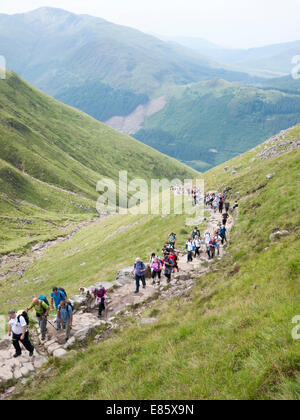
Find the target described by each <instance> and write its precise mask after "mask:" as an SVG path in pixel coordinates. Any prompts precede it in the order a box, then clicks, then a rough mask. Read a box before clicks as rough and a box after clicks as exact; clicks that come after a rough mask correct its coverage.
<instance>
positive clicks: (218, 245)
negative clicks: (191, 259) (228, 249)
mask: <svg viewBox="0 0 300 420" xmlns="http://www.w3.org/2000/svg"><path fill="white" fill-rule="evenodd" d="M214 240H215V244H216V250H217V251H218V255H220V241H221V237H220V236H219V232H218V231H216V232H215V236H214Z"/></svg>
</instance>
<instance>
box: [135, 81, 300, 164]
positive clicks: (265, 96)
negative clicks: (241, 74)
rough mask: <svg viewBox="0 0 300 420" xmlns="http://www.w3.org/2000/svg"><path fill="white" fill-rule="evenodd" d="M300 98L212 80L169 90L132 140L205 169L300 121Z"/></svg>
mask: <svg viewBox="0 0 300 420" xmlns="http://www.w3.org/2000/svg"><path fill="white" fill-rule="evenodd" d="M299 118H300V96H299V95H298V94H288V93H284V92H280V91H276V90H272V89H270V90H262V89H259V88H255V87H250V86H242V85H240V84H238V83H229V82H226V81H224V80H220V79H215V80H211V81H207V82H202V83H198V84H194V85H190V86H189V87H182V88H177V89H175V88H174V89H173V92H171V94H170V95H169V97H168V101H167V105H166V106H165V107H164V109H163V110H161V111H160V112H158V113H156V114H155V115H153V116H151V117H149V118H147V119H146V121H145V124H144V126H143V128H142V129H141V130H139V131H138V132H137V133H135V134H134V137H136V138H137V139H139V140H140V141H143V142H144V143H146V144H148V145H150V146H152V147H154V148H156V149H158V150H160V151H161V152H164V153H167V154H168V155H170V156H173V157H176V158H177V159H179V160H181V161H184V162H185V163H187V164H189V165H191V166H193V167H194V168H197V169H198V170H200V171H201V170H205V169H208V168H211V167H212V166H215V165H217V164H220V163H222V162H225V161H226V160H228V159H230V158H232V157H234V156H236V155H239V154H240V153H243V152H245V151H246V150H249V149H250V148H252V147H254V146H255V145H257V144H258V143H260V142H261V141H263V140H266V139H267V138H268V137H270V136H271V135H273V134H275V133H276V132H278V131H279V130H281V129H286V128H288V127H290V126H292V125H294V124H296V123H297V122H298V121H299Z"/></svg>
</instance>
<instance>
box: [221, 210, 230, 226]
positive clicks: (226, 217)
mask: <svg viewBox="0 0 300 420" xmlns="http://www.w3.org/2000/svg"><path fill="white" fill-rule="evenodd" d="M222 218H223V220H222V224H223V225H224V226H226V224H227V221H228V219H229V214H228V213H223V214H222Z"/></svg>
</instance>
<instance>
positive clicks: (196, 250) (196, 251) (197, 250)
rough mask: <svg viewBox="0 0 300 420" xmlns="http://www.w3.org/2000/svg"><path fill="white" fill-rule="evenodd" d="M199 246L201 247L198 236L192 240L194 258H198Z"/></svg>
mask: <svg viewBox="0 0 300 420" xmlns="http://www.w3.org/2000/svg"><path fill="white" fill-rule="evenodd" d="M201 246H202V242H201V240H200V235H199V236H196V237H195V239H194V247H195V258H196V257H200V250H201Z"/></svg>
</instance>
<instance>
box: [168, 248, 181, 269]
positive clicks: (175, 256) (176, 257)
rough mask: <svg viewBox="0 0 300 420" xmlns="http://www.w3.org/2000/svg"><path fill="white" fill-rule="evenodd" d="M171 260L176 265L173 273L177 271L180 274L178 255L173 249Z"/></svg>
mask: <svg viewBox="0 0 300 420" xmlns="http://www.w3.org/2000/svg"><path fill="white" fill-rule="evenodd" d="M169 256H170V259H171V260H172V261H173V263H174V268H173V272H174V273H175V270H177V273H179V267H178V253H177V252H176V251H175V249H172V250H171V252H170V254H169Z"/></svg>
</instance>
